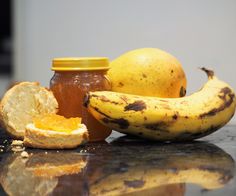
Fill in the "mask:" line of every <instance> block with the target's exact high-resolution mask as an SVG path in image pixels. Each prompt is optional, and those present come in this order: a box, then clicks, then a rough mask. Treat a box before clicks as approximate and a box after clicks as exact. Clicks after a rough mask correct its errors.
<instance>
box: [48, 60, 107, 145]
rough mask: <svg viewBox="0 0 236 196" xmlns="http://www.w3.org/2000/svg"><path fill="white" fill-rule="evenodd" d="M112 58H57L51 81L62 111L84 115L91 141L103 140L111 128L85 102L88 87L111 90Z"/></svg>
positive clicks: (66, 115) (92, 89) (62, 113)
mask: <svg viewBox="0 0 236 196" xmlns="http://www.w3.org/2000/svg"><path fill="white" fill-rule="evenodd" d="M108 69H109V60H108V58H105V57H88V58H87V57H83V58H55V59H53V62H52V70H53V71H55V72H54V75H53V77H52V79H51V81H50V89H51V90H52V91H53V93H54V95H55V97H56V99H57V101H58V104H59V111H58V114H60V115H63V116H65V117H67V118H69V117H81V118H82V123H84V124H85V125H86V126H87V128H88V132H89V141H102V140H104V139H105V138H106V137H108V136H109V135H110V133H111V129H110V128H107V127H105V126H104V125H102V124H101V123H99V122H98V121H97V120H96V119H95V118H94V117H93V116H92V115H91V114H90V113H88V111H87V109H86V108H85V107H84V106H83V98H84V96H85V94H86V92H88V91H99V90H111V84H110V82H109V80H108V79H107V78H106V76H105V75H106V72H107V70H108Z"/></svg>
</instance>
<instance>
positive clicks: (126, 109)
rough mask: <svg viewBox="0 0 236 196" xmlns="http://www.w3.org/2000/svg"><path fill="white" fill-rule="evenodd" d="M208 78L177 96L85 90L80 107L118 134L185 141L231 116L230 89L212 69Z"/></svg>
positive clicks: (232, 95)
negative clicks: (195, 87) (85, 93)
mask: <svg viewBox="0 0 236 196" xmlns="http://www.w3.org/2000/svg"><path fill="white" fill-rule="evenodd" d="M201 69H202V70H203V71H205V73H206V74H207V76H208V81H207V82H206V83H205V85H204V86H203V87H202V88H201V89H200V90H199V91H197V92H195V93H193V94H192V95H189V96H186V97H181V98H158V97H147V96H137V95H131V94H124V93H117V92H111V91H95V92H89V93H88V94H87V95H86V96H85V98H84V106H85V107H87V109H88V111H90V113H91V114H92V115H93V116H94V117H95V118H96V119H97V120H98V121H100V122H101V123H102V124H104V125H106V126H108V127H110V128H112V129H114V130H117V131H119V132H122V133H128V134H132V135H137V136H140V137H143V138H148V139H152V140H158V141H186V140H193V139H196V138H200V137H203V136H206V135H208V134H210V133H212V132H214V131H216V130H218V129H219V128H221V127H222V126H224V125H225V124H226V123H227V122H228V121H229V120H230V119H231V118H232V117H233V115H234V112H235V106H236V98H235V93H234V91H233V89H232V88H231V87H230V86H229V85H228V84H227V83H225V82H223V81H221V80H219V79H218V78H217V77H216V76H215V75H214V72H213V71H212V70H208V69H206V68H201Z"/></svg>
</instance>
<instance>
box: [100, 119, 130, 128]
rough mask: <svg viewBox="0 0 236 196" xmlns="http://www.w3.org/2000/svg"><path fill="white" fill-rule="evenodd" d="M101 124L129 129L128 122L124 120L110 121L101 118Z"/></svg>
mask: <svg viewBox="0 0 236 196" xmlns="http://www.w3.org/2000/svg"><path fill="white" fill-rule="evenodd" d="M102 122H103V123H105V124H109V123H112V124H117V125H118V126H119V128H120V129H127V128H128V127H129V121H127V120H126V119H124V118H118V119H111V118H103V119H102Z"/></svg>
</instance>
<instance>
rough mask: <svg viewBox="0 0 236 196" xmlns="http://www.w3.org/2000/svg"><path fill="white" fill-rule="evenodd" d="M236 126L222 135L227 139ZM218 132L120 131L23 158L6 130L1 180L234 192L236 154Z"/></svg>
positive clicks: (59, 186)
mask: <svg viewBox="0 0 236 196" xmlns="http://www.w3.org/2000/svg"><path fill="white" fill-rule="evenodd" d="M235 128H236V127H234V126H232V127H228V128H227V130H226V132H225V133H223V132H224V131H220V133H219V134H218V137H222V138H224V137H225V140H226V141H227V139H226V137H227V134H228V135H230V134H231V136H233V135H234V136H236V134H235V133H234V131H233V130H234V129H235ZM214 137H216V138H215V141H216V140H217V138H218V137H217V134H215V135H214V136H212V137H211V136H208V137H207V138H206V139H204V140H205V141H195V142H192V143H154V142H149V141H145V140H139V139H137V138H133V137H128V136H122V137H116V136H115V137H111V138H110V140H108V141H109V142H103V143H90V144H86V145H84V146H81V147H80V148H78V149H76V150H73V151H70V150H66V151H56V150H55V151H54V150H50V151H49V150H47V151H44V150H35V149H26V151H27V152H28V154H29V157H28V158H23V157H22V156H21V153H13V152H11V150H10V148H9V145H8V144H9V141H8V140H7V139H6V138H4V135H2V137H1V140H0V145H2V147H4V152H2V153H1V152H0V183H1V186H2V190H3V191H4V192H5V194H8V195H126V196H132V195H135V196H136V195H167V196H170V195H177V196H178V195H194V194H191V191H195V192H194V193H195V195H208V193H209V194H210V193H211V194H212V193H214V195H215V194H216V195H218V194H217V193H220V194H221V193H225V195H228V194H227V193H229V195H230V193H231V192H232V191H234V192H235V191H236V187H235V186H236V184H235V182H236V180H235V178H236V177H235V161H234V159H235V157H234V155H230V154H229V153H228V150H227V149H226V150H225V149H223V148H220V147H218V146H217V144H218V142H219V140H218V142H216V143H217V144H214V141H212V138H214ZM235 138H236V137H235ZM208 141H211V143H209V142H208ZM220 141H221V140H220ZM221 142H223V140H222V141H221ZM228 142H230V141H228ZM234 143H235V141H234ZM229 146H230V145H228V147H229ZM229 151H230V150H229ZM192 187H194V188H193V190H192ZM229 189H230V190H229ZM232 189H233V190H232ZM228 191H229V192H228ZM0 194H1V191H0ZM220 194H219V195H220Z"/></svg>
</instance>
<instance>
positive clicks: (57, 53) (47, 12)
mask: <svg viewBox="0 0 236 196" xmlns="http://www.w3.org/2000/svg"><path fill="white" fill-rule="evenodd" d="M14 9H15V16H14V19H15V49H14V50H15V74H14V80H30V81H39V82H41V83H42V84H43V85H46V86H47V85H48V84H49V80H50V78H51V76H52V74H53V73H52V72H51V71H50V66H51V60H52V58H54V57H64V56H108V57H109V58H110V59H114V58H115V57H117V56H119V55H120V54H122V53H124V52H126V51H128V50H132V49H136V48H142V47H157V48H160V49H163V50H166V51H167V52H169V53H171V54H172V55H174V56H175V57H177V58H178V59H179V60H180V62H182V65H183V68H184V70H185V72H186V74H187V79H188V94H189V93H191V92H193V91H195V90H198V89H199V88H200V87H201V86H202V84H203V83H204V82H205V81H206V76H205V75H204V74H203V73H202V72H201V71H200V70H198V69H197V68H198V67H199V66H206V67H209V68H212V69H214V70H215V72H216V74H217V75H218V77H219V78H221V79H222V80H225V81H226V82H228V83H230V84H231V86H232V87H233V88H234V89H235V90H236V77H235V75H236V72H235V66H236V37H235V36H236V1H235V0H198V1H196V0H119V1H116V0H99V1H95V0H50V1H49V0H40V1H38V0H21V1H19V0H18V1H17V0H15V3H14ZM232 122H234V123H236V118H235V117H234V119H233V120H232V121H231V123H232Z"/></svg>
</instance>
